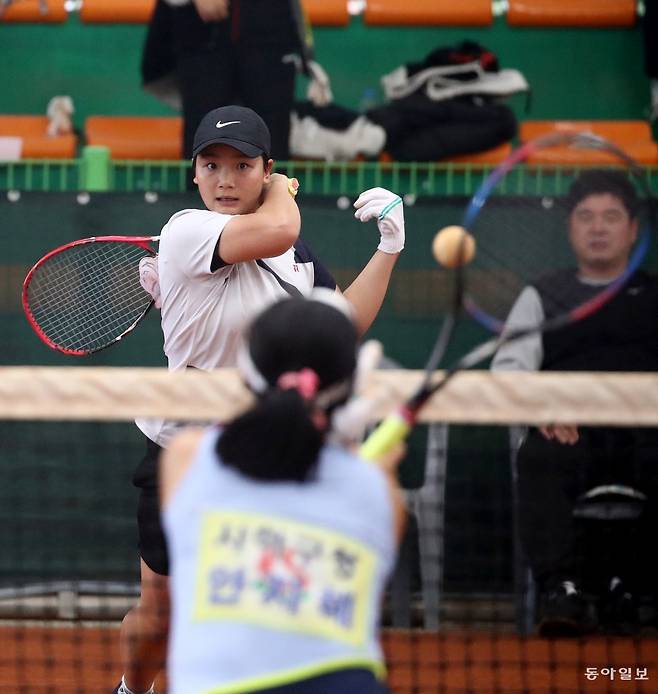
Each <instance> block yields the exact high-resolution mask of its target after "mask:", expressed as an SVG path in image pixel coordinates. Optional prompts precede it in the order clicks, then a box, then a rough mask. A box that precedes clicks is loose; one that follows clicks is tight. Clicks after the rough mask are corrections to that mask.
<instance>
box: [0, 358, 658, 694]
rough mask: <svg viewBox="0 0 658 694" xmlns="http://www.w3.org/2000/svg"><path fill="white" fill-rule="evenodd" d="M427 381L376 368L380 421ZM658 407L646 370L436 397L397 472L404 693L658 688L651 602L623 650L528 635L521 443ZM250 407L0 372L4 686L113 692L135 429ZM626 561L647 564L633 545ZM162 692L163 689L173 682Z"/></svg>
mask: <svg viewBox="0 0 658 694" xmlns="http://www.w3.org/2000/svg"><path fill="white" fill-rule="evenodd" d="M420 377H421V374H420V373H418V372H413V371H400V370H384V371H378V372H376V373H374V374H373V375H372V377H371V379H370V380H369V382H368V384H367V387H366V392H367V393H368V394H369V395H370V396H371V397H373V398H374V399H375V400H376V401H377V402H378V403H379V405H378V407H377V409H376V410H375V411H374V412H373V414H372V417H373V420H376V419H378V418H380V417H381V416H382V415H383V414H384V413H386V412H388V411H390V409H391V408H393V407H394V406H395V405H396V404H397V403H399V402H401V401H402V400H403V399H404V397H405V396H407V395H408V394H409V393H410V392H411V391H412V390H413V388H414V386H415V385H417V383H418V381H419V379H420ZM656 392H658V389H657V388H656V377H655V376H653V375H648V374H587V373H582V374H558V373H543V374H521V375H519V374H491V373H487V372H467V373H462V374H459V375H458V376H457V377H456V378H455V379H454V380H453V381H452V383H451V384H450V385H449V386H448V387H447V388H446V389H445V390H444V391H442V392H440V393H438V394H437V395H436V396H435V397H434V398H433V400H432V401H431V402H430V403H429V405H428V407H427V409H426V410H425V412H424V415H423V419H424V423H423V424H422V425H421V426H420V427H419V428H418V429H417V430H416V431H415V432H414V435H413V437H412V440H411V442H410V446H409V453H408V455H407V458H406V459H405V461H404V462H403V464H402V467H401V469H400V477H401V479H402V482H403V486H404V487H405V489H406V503H407V508H408V514H409V525H408V530H407V533H406V536H405V539H404V541H403V543H402V546H401V548H400V557H399V561H398V565H397V568H396V570H395V573H394V575H393V577H392V580H391V584H390V586H389V588H388V590H387V594H386V600H385V604H384V609H383V624H382V627H383V629H382V643H383V647H384V651H385V655H386V662H387V667H388V684H389V687H390V689H391V691H392V692H394V694H430V693H431V694H436V693H437V692H455V693H456V692H474V693H475V692H505V693H506V692H592V691H611V692H618V691H637V692H656V691H658V631H657V629H656V625H655V623H653V622H652V621H651V619H652V617H651V614H650V607H651V606H650V604H649V602H646V601H645V602H643V603H642V604H641V605H640V607H641V609H642V610H643V612H642V615H641V616H642V619H643V620H644V621H643V623H642V624H641V625H640V626H638V627H637V628H636V629H635V630H634V631H633V632H632V633H629V634H626V635H620V634H610V633H605V632H604V631H603V630H599V631H597V632H596V633H594V634H592V635H588V636H586V637H581V638H578V639H561V638H558V639H545V638H539V637H537V636H536V635H535V633H534V625H533V624H532V614H531V607H530V605H531V596H529V595H528V589H527V585H526V584H525V583H524V581H523V580H522V579H523V570H524V568H525V566H526V565H525V564H524V563H523V561H522V558H521V557H520V556H519V555H518V554H517V552H518V540H517V538H516V533H517V532H518V530H519V528H518V524H517V523H515V520H514V517H515V513H514V509H515V504H514V494H515V487H514V483H513V475H512V465H511V460H512V457H511V452H512V451H513V450H514V445H513V444H512V443H511V440H512V439H511V438H510V434H511V433H513V432H515V431H516V429H515V428H514V427H515V426H516V425H518V424H523V423H533V422H542V421H545V422H547V421H555V420H561V421H578V422H585V423H589V424H611V423H615V424H620V425H624V426H629V425H632V426H636V425H638V424H642V425H643V426H645V427H653V426H656V425H657V424H658V407H657V405H658V403H656V402H655V400H656V397H658V396H656ZM248 403H249V395H248V394H247V393H246V392H245V391H244V390H243V389H242V387H241V385H240V382H239V379H238V377H237V375H236V374H235V373H234V372H232V371H218V372H214V373H210V374H202V373H194V372H191V373H180V374H168V373H166V372H165V371H163V370H159V369H129V368H84V369H81V368H46V367H40V368H28V367H23V368H17V367H5V368H3V369H1V370H0V420H1V422H0V475H1V476H2V479H1V484H0V514H1V515H0V517H1V518H2V527H3V533H2V536H1V539H0V543H1V551H0V620H2V621H1V623H0V686H2V687H4V688H5V689H6V690H7V691H11V692H21V693H22V692H30V693H34V694H37V693H39V694H43V693H45V692H55V691H62V690H66V691H73V692H90V693H91V692H100V691H110V690H111V689H112V687H114V686H115V685H116V683H117V682H118V680H119V678H120V676H121V671H122V665H121V662H120V655H119V624H120V622H121V619H122V618H123V616H124V614H125V613H126V611H127V610H128V609H129V608H130V607H131V606H132V605H134V604H135V602H136V600H137V597H138V580H139V564H138V553H137V548H136V529H135V520H134V517H135V507H136V501H137V490H136V489H134V488H133V487H132V485H131V476H132V473H133V471H134V468H135V467H136V465H137V463H138V462H139V460H140V459H141V457H142V455H143V449H144V441H143V438H142V436H141V434H140V433H139V432H138V430H137V429H136V427H135V426H134V425H133V424H132V422H131V421H130V420H131V419H132V418H133V417H134V416H137V415H140V416H158V417H160V416H168V417H171V418H174V419H177V418H180V416H181V413H182V412H185V418H187V419H189V420H196V421H204V420H208V419H209V418H210V419H226V418H227V417H230V416H231V415H232V414H235V413H236V412H237V411H239V410H240V409H241V408H243V407H245V406H246V405H247V404H248ZM511 425H514V427H512V426H511ZM628 538H629V536H626V539H625V541H626V542H628ZM604 549H605V548H603V549H600V550H599V551H600V552H603V551H604ZM643 551H644V553H645V554H646V555H647V556H649V555H650V554H651V547H650V546H644V548H643ZM622 558H623V559H624V561H627V562H631V561H636V560H638V559H640V561H641V555H640V556H639V557H638V556H637V555H635V554H634V553H633V551H632V550H631V548H630V544H627V545H625V549H624V551H623V552H622ZM218 647H220V646H218ZM158 686H159V688H157V689H156V691H158V692H164V691H166V681H165V679H163V678H161V679H160V680H159V682H158Z"/></svg>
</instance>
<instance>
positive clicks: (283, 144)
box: [142, 0, 300, 161]
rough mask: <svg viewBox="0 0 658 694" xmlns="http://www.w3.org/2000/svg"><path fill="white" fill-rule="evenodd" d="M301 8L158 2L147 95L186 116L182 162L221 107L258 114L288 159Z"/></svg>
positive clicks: (214, 0) (225, 1)
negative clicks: (200, 127)
mask: <svg viewBox="0 0 658 694" xmlns="http://www.w3.org/2000/svg"><path fill="white" fill-rule="evenodd" d="M298 1H299V0H158V2H157V4H156V7H155V10H154V13H153V16H152V18H151V22H150V25H149V33H148V35H147V39H146V43H145V46H144V55H143V58H142V78H143V82H144V85H145V87H146V88H147V89H149V91H152V92H153V93H154V94H156V95H157V96H159V97H160V98H162V99H163V100H165V101H167V102H168V103H170V104H171V105H174V106H176V107H178V108H181V109H182V113H183V132H184V134H183V156H184V158H190V157H192V149H193V139H194V132H195V130H196V128H197V126H198V125H199V123H200V122H201V119H202V118H203V116H204V115H205V114H206V113H207V112H208V111H210V110H211V109H213V108H216V107H217V106H224V105H227V104H237V103H240V104H243V105H245V106H248V107H250V108H252V109H254V110H255V111H256V112H257V113H259V114H260V116H261V117H262V118H263V120H264V121H265V122H266V123H267V125H268V127H269V129H270V132H271V135H272V147H271V152H270V153H271V155H272V156H273V157H274V158H275V159H279V160H282V161H283V160H287V159H288V137H289V134H290V112H291V110H292V104H293V99H294V92H295V71H296V69H295V60H294V55H295V54H296V53H299V51H300V41H299V38H298V29H297V26H296V23H295V22H296V18H295V13H294V11H293V5H292V3H293V2H298Z"/></svg>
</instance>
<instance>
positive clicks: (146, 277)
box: [139, 255, 162, 308]
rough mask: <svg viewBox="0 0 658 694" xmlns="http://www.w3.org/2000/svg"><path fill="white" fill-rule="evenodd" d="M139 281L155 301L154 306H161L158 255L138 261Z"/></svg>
mask: <svg viewBox="0 0 658 694" xmlns="http://www.w3.org/2000/svg"><path fill="white" fill-rule="evenodd" d="M139 283H140V284H141V285H142V287H143V288H144V290H145V291H147V292H148V293H149V294H150V295H151V296H152V297H153V300H154V301H155V307H156V308H161V307H162V299H161V297H160V276H159V275H158V256H157V255H156V256H147V257H146V258H142V259H141V260H140V261H139Z"/></svg>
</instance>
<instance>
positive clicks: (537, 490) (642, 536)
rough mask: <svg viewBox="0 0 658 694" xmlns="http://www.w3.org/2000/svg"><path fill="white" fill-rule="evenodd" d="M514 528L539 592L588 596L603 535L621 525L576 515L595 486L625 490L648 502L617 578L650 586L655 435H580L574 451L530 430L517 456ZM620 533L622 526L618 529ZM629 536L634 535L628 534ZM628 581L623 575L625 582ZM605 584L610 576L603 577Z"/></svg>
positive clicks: (656, 505)
mask: <svg viewBox="0 0 658 694" xmlns="http://www.w3.org/2000/svg"><path fill="white" fill-rule="evenodd" d="M518 471H519V489H518V491H519V521H520V534H521V541H522V545H523V549H524V552H525V554H526V557H527V560H528V561H529V563H530V566H531V568H532V570H533V573H534V575H535V578H536V579H537V580H538V582H539V584H540V587H542V588H544V589H546V588H550V587H551V585H552V584H554V583H556V582H559V581H562V580H576V581H577V582H579V583H581V584H583V583H585V584H587V583H588V582H589V584H590V586H591V587H592V588H593V589H600V588H601V587H602V586H601V585H594V584H593V581H594V582H596V580H597V579H601V580H605V577H604V576H594V577H593V576H592V575H591V573H592V569H593V568H594V567H595V565H597V564H598V560H603V559H604V557H603V556H601V553H603V552H607V550H609V549H611V548H610V547H608V548H607V549H606V548H605V542H604V543H603V544H601V545H599V544H597V542H596V539H597V538H596V536H595V535H592V533H594V534H596V533H602V532H604V531H605V530H606V523H608V528H607V529H608V530H609V526H610V525H613V524H619V523H623V522H621V521H610V522H606V521H598V520H596V521H589V522H588V523H584V522H583V521H578V520H577V519H575V518H574V516H573V508H574V504H575V502H576V500H577V499H578V497H579V496H580V495H581V494H583V493H585V492H586V491H588V490H590V489H592V488H593V487H595V486H599V485H604V484H622V485H628V486H631V487H634V488H635V489H637V490H638V491H641V492H643V493H644V494H646V495H647V497H648V501H647V503H646V505H645V510H644V513H643V516H642V517H641V518H640V519H639V520H638V521H635V522H633V527H632V530H633V533H634V537H635V539H636V540H637V541H636V542H635V543H631V542H630V535H629V536H627V539H628V542H626V543H625V544H624V543H623V542H622V547H621V552H619V553H618V554H619V555H620V556H619V557H618V559H619V564H620V565H618V566H616V567H615V573H614V575H617V576H620V577H621V578H624V579H626V580H628V582H629V583H633V582H637V580H638V576H641V577H643V578H644V579H645V580H644V581H643V582H644V583H646V585H647V586H650V585H652V584H653V585H654V586H655V581H656V577H657V576H658V571H656V560H655V559H654V555H655V552H654V551H653V549H652V545H654V540H651V539H650V538H651V536H652V535H655V530H656V527H657V526H656V522H657V519H658V434H657V432H656V430H653V429H618V428H614V429H612V428H597V429H594V428H582V429H581V430H580V439H579V441H578V443H577V444H575V445H574V446H569V445H565V444H561V443H558V442H555V441H547V440H546V439H545V438H544V437H543V436H542V435H541V434H540V433H539V432H538V431H537V430H534V429H533V430H531V431H530V432H529V434H528V436H527V438H526V440H525V442H524V443H523V444H522V446H521V448H520V449H519V453H518ZM617 527H620V526H619V525H618V526H617ZM627 530H628V531H630V530H631V528H630V527H629V528H627ZM624 574H626V575H624ZM608 580H609V577H608Z"/></svg>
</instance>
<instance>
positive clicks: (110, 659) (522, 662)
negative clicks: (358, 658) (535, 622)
mask: <svg viewBox="0 0 658 694" xmlns="http://www.w3.org/2000/svg"><path fill="white" fill-rule="evenodd" d="M384 646H385V649H386V653H387V658H388V663H389V684H390V686H391V690H392V693H393V694H438V693H439V692H450V693H451V694H452V693H455V694H457V693H458V692H472V693H473V694H479V693H480V692H481V693H483V694H484V693H485V692H487V693H489V692H491V693H493V692H502V693H504V694H507V693H508V692H509V693H512V692H527V693H535V692H537V693H539V692H543V693H546V692H556V693H562V692H564V693H567V692H586V693H589V692H614V693H615V694H616V693H617V692H619V693H623V692H628V693H629V694H631V693H635V692H641V693H642V694H644V693H649V692H655V693H658V638H652V639H643V640H642V641H633V640H632V639H624V638H618V639H610V638H608V639H604V638H592V639H589V640H586V641H567V640H557V641H546V640H539V639H534V638H530V639H523V638H518V637H515V636H510V635H500V636H497V635H494V634H492V633H484V632H478V633H473V634H457V633H449V634H430V633H424V632H420V631H405V630H389V631H386V632H385V635H384ZM587 667H592V668H596V669H597V671H599V670H601V669H603V668H614V669H615V670H618V668H630V669H631V672H632V675H631V676H632V679H630V680H622V679H621V676H620V674H619V673H618V672H615V673H614V676H613V677H614V679H612V680H611V679H610V676H601V675H599V676H598V677H597V678H596V680H594V681H589V680H588V679H587V678H586V676H585V672H586V668H587ZM638 668H639V669H646V670H647V676H648V680H638V679H636V675H637V669H638ZM119 674H120V666H119V663H118V625H115V624H112V625H108V626H100V627H99V626H90V627H87V626H81V625H74V626H71V625H62V624H57V625H54V626H43V625H41V626H33V625H30V626H26V625H19V626H2V627H0V690H1V691H2V692H6V693H7V694H46V693H47V692H52V693H53V694H54V693H55V692H63V691H66V692H71V694H73V693H74V692H75V693H76V694H78V693H82V692H85V693H87V692H89V693H90V694H92V693H98V694H107V692H109V691H111V689H112V687H113V686H114V685H115V684H116V682H117V681H118V677H119ZM159 691H164V689H160V690H159Z"/></svg>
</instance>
